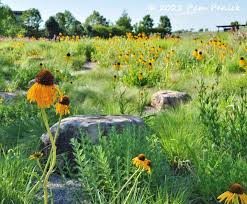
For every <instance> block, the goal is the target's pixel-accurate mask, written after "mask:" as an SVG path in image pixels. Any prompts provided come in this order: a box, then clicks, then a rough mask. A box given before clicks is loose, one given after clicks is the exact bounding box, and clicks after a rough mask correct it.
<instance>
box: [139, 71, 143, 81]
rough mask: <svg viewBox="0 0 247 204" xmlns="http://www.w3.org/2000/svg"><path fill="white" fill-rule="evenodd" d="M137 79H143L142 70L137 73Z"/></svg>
mask: <svg viewBox="0 0 247 204" xmlns="http://www.w3.org/2000/svg"><path fill="white" fill-rule="evenodd" d="M138 80H139V81H141V80H143V73H142V72H139V73H138Z"/></svg>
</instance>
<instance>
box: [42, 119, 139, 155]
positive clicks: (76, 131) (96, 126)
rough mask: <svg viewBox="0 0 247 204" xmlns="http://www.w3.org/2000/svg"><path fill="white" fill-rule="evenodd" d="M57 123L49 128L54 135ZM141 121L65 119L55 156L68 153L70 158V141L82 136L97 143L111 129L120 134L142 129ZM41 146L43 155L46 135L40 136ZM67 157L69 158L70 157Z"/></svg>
mask: <svg viewBox="0 0 247 204" xmlns="http://www.w3.org/2000/svg"><path fill="white" fill-rule="evenodd" d="M57 125H58V124H57V123H56V124H55V125H53V126H52V127H51V132H52V134H53V135H54V134H55V132H56V130H57ZM143 125H144V122H143V120H142V119H140V118H138V117H135V116H130V115H107V116H105V115H95V116H94V115H78V116H72V117H68V118H65V119H63V120H62V121H61V125H60V131H59V135H58V139H57V142H56V146H57V154H62V153H65V152H67V153H69V155H70V156H71V157H72V154H71V152H72V147H71V144H70V140H71V139H72V138H80V137H81V135H82V134H85V135H88V136H89V137H90V138H91V139H92V141H93V142H97V140H98V138H99V136H100V135H104V136H107V135H109V133H110V132H111V130H112V128H115V130H116V131H118V132H121V131H123V130H124V129H125V128H128V127H143ZM41 140H42V145H41V147H42V148H43V149H45V153H46V154H47V151H48V150H49V147H50V139H49V136H48V134H43V135H42V136H41ZM70 156H69V157H70Z"/></svg>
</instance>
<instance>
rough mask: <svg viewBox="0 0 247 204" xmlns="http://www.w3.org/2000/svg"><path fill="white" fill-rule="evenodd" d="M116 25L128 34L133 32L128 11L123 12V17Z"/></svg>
mask: <svg viewBox="0 0 247 204" xmlns="http://www.w3.org/2000/svg"><path fill="white" fill-rule="evenodd" d="M116 25H117V26H119V27H123V28H124V29H125V31H126V32H131V31H132V30H133V27H132V25H131V18H130V17H129V16H128V14H127V12H126V11H123V13H122V16H121V17H120V18H119V19H118V20H117V22H116ZM126 32H125V33H126Z"/></svg>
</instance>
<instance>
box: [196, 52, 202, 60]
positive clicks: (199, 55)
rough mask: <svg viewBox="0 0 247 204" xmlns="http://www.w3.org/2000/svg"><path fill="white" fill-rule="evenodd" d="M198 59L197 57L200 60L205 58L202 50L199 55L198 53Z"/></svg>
mask: <svg viewBox="0 0 247 204" xmlns="http://www.w3.org/2000/svg"><path fill="white" fill-rule="evenodd" d="M196 59H197V60H198V61H202V60H203V55H202V51H200V52H198V55H197V57H196Z"/></svg>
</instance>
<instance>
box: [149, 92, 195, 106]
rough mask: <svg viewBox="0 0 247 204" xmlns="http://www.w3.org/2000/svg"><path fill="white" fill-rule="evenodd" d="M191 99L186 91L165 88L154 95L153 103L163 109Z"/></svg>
mask: <svg viewBox="0 0 247 204" xmlns="http://www.w3.org/2000/svg"><path fill="white" fill-rule="evenodd" d="M189 100H191V97H190V96H189V95H188V94H187V93H185V92H178V91H170V90H165V91H158V92H157V93H155V94H154V95H153V96H152V99H151V105H152V106H153V107H154V108H155V109H157V110H162V109H166V108H169V107H176V106H177V105H179V104H181V103H185V102H188V101H189Z"/></svg>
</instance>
